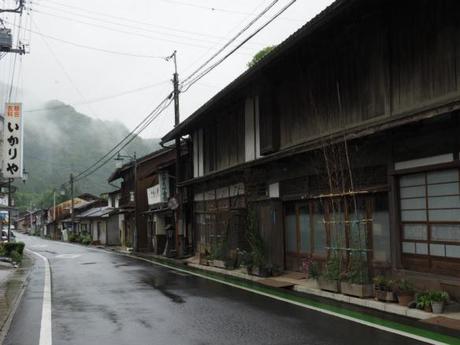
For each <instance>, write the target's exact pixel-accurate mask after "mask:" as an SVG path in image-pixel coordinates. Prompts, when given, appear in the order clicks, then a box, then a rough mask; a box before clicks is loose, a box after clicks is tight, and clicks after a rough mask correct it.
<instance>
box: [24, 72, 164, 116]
mask: <svg viewBox="0 0 460 345" xmlns="http://www.w3.org/2000/svg"><path fill="white" fill-rule="evenodd" d="M166 83H169V80H165V81H162V82H159V83H156V84H151V85H147V86H143V87H139V88H136V89H132V90H128V91H124V92H119V93H116V94H112V95H109V96H104V97H99V98H95V99H92V100H87V101H83V102H75V103H72V104H65V105H57V106H54V107H45V108H37V109H31V110H26V111H24V112H25V113H36V112H41V111H49V110H55V109H63V108H67V107H70V106H78V105H85V104H92V103H97V102H103V101H106V100H109V99H113V98H118V97H122V96H126V95H129V94H133V93H137V92H141V91H144V90H148V89H151V88H154V87H156V86H159V85H164V84H166Z"/></svg>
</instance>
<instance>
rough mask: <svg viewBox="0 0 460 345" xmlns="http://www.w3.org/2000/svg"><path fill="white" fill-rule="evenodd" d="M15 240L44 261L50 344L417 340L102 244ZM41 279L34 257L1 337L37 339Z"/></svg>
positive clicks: (13, 344)
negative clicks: (107, 249)
mask: <svg viewBox="0 0 460 345" xmlns="http://www.w3.org/2000/svg"><path fill="white" fill-rule="evenodd" d="M21 240H24V241H25V242H26V245H27V247H28V248H29V249H31V250H33V251H36V252H38V253H40V254H42V255H43V256H46V257H47V258H48V259H49V262H50V266H51V274H52V330H53V337H52V338H53V344H55V345H60V344H63V345H67V344H69V345H70V344H71V345H80V344H81V345H88V344H98V345H109V344H110V345H117V344H122V345H125V344H126V345H128V344H129V345H137V344H139V345H140V344H142V345H150V344H152V345H157V344H158V345H160V344H171V345H181V344H190V345H207V344H267V345H268V344H279V345H294V344H373V345H376V344H392V345H393V344H394V345H397V344H417V342H416V341H414V340H411V339H408V338H403V337H401V336H398V335H394V334H390V333H386V332H383V331H380V330H376V329H373V328H370V327H366V326H362V325H359V324H356V323H354V322H351V321H347V320H342V319H339V318H335V317H332V316H327V315H324V314H321V313H318V312H315V311H311V310H307V309H304V308H301V307H297V306H294V305H290V304H287V303H284V302H281V301H276V300H272V299H270V298H267V297H264V296H259V295H255V294H252V293H250V292H246V291H243V290H240V289H237V288H232V287H229V286H225V285H222V284H219V283H216V282H212V281H208V280H206V279H202V278H198V277H194V276H191V275H187V274H183V273H178V272H175V271H172V270H169V269H167V268H162V267H158V266H155V265H152V264H149V263H146V262H142V261H138V260H135V259H131V258H128V257H123V256H120V255H116V254H111V253H107V252H105V251H103V250H98V249H89V248H84V247H81V246H74V245H70V244H65V243H59V242H52V241H46V240H41V239H38V238H32V237H22V238H21ZM43 281H44V262H43V260H40V259H37V260H36V261H35V267H34V269H33V271H32V273H31V280H30V283H29V285H28V287H27V290H26V292H25V295H24V298H23V299H22V302H21V304H20V305H19V308H18V311H17V313H16V315H15V317H14V319H13V323H12V326H11V329H10V332H9V334H8V336H7V339H6V341H5V344H6V345H35V344H37V345H38V344H39V336H40V322H41V308H42V297H43Z"/></svg>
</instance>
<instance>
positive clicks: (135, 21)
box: [41, 0, 224, 38]
mask: <svg viewBox="0 0 460 345" xmlns="http://www.w3.org/2000/svg"><path fill="white" fill-rule="evenodd" d="M50 2H51V3H52V4H53V6H56V5H59V6H62V7H65V8H70V9H73V10H77V11H81V12H84V13H92V14H95V15H98V16H101V17H106V18H112V19H116V20H121V21H124V22H130V23H136V24H140V25H146V26H150V27H157V28H162V29H165V30H170V31H175V32H181V33H186V34H193V35H197V36H206V37H214V38H224V37H222V36H216V35H211V34H205V33H202V32H197V31H190V30H181V29H177V28H173V27H169V26H164V25H158V24H153V23H150V22H144V21H139V20H136V19H132V18H126V17H120V16H114V15H110V14H107V13H104V12H98V11H94V10H89V9H87V8H82V7H78V6H73V5H69V4H63V3H60V2H58V1H53V0H48V1H47V6H49V5H50ZM42 5H43V4H41V6H42Z"/></svg>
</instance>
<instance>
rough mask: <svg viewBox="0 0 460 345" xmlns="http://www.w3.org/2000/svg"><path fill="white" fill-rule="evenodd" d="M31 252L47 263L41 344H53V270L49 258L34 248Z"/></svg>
mask: <svg viewBox="0 0 460 345" xmlns="http://www.w3.org/2000/svg"><path fill="white" fill-rule="evenodd" d="M29 251H30V252H31V253H33V254H35V255H36V256H38V257H39V258H40V259H42V260H43V262H44V263H45V285H44V288H43V305H42V320H41V325H40V343H39V345H52V344H53V331H52V326H51V270H50V264H49V261H48V258H46V257H44V256H43V255H41V254H38V253H36V252H34V251H32V250H29Z"/></svg>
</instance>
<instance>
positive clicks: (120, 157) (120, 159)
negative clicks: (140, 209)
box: [115, 152, 138, 251]
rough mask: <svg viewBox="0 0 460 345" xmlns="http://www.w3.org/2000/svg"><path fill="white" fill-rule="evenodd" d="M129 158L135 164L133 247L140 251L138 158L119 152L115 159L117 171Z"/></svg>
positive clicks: (132, 198)
mask: <svg viewBox="0 0 460 345" xmlns="http://www.w3.org/2000/svg"><path fill="white" fill-rule="evenodd" d="M125 158H127V159H129V160H130V161H131V162H132V163H134V164H133V165H134V167H133V168H134V176H133V177H134V191H132V192H130V193H129V195H130V198H129V199H130V201H131V202H134V241H133V247H134V251H137V250H138V241H137V158H136V152H134V154H133V155H132V156H130V155H121V154H120V152H118V154H117V157H116V158H115V161H116V167H117V169H120V168H121V167H122V166H123V160H124V159H125ZM125 230H126V229H125Z"/></svg>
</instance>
